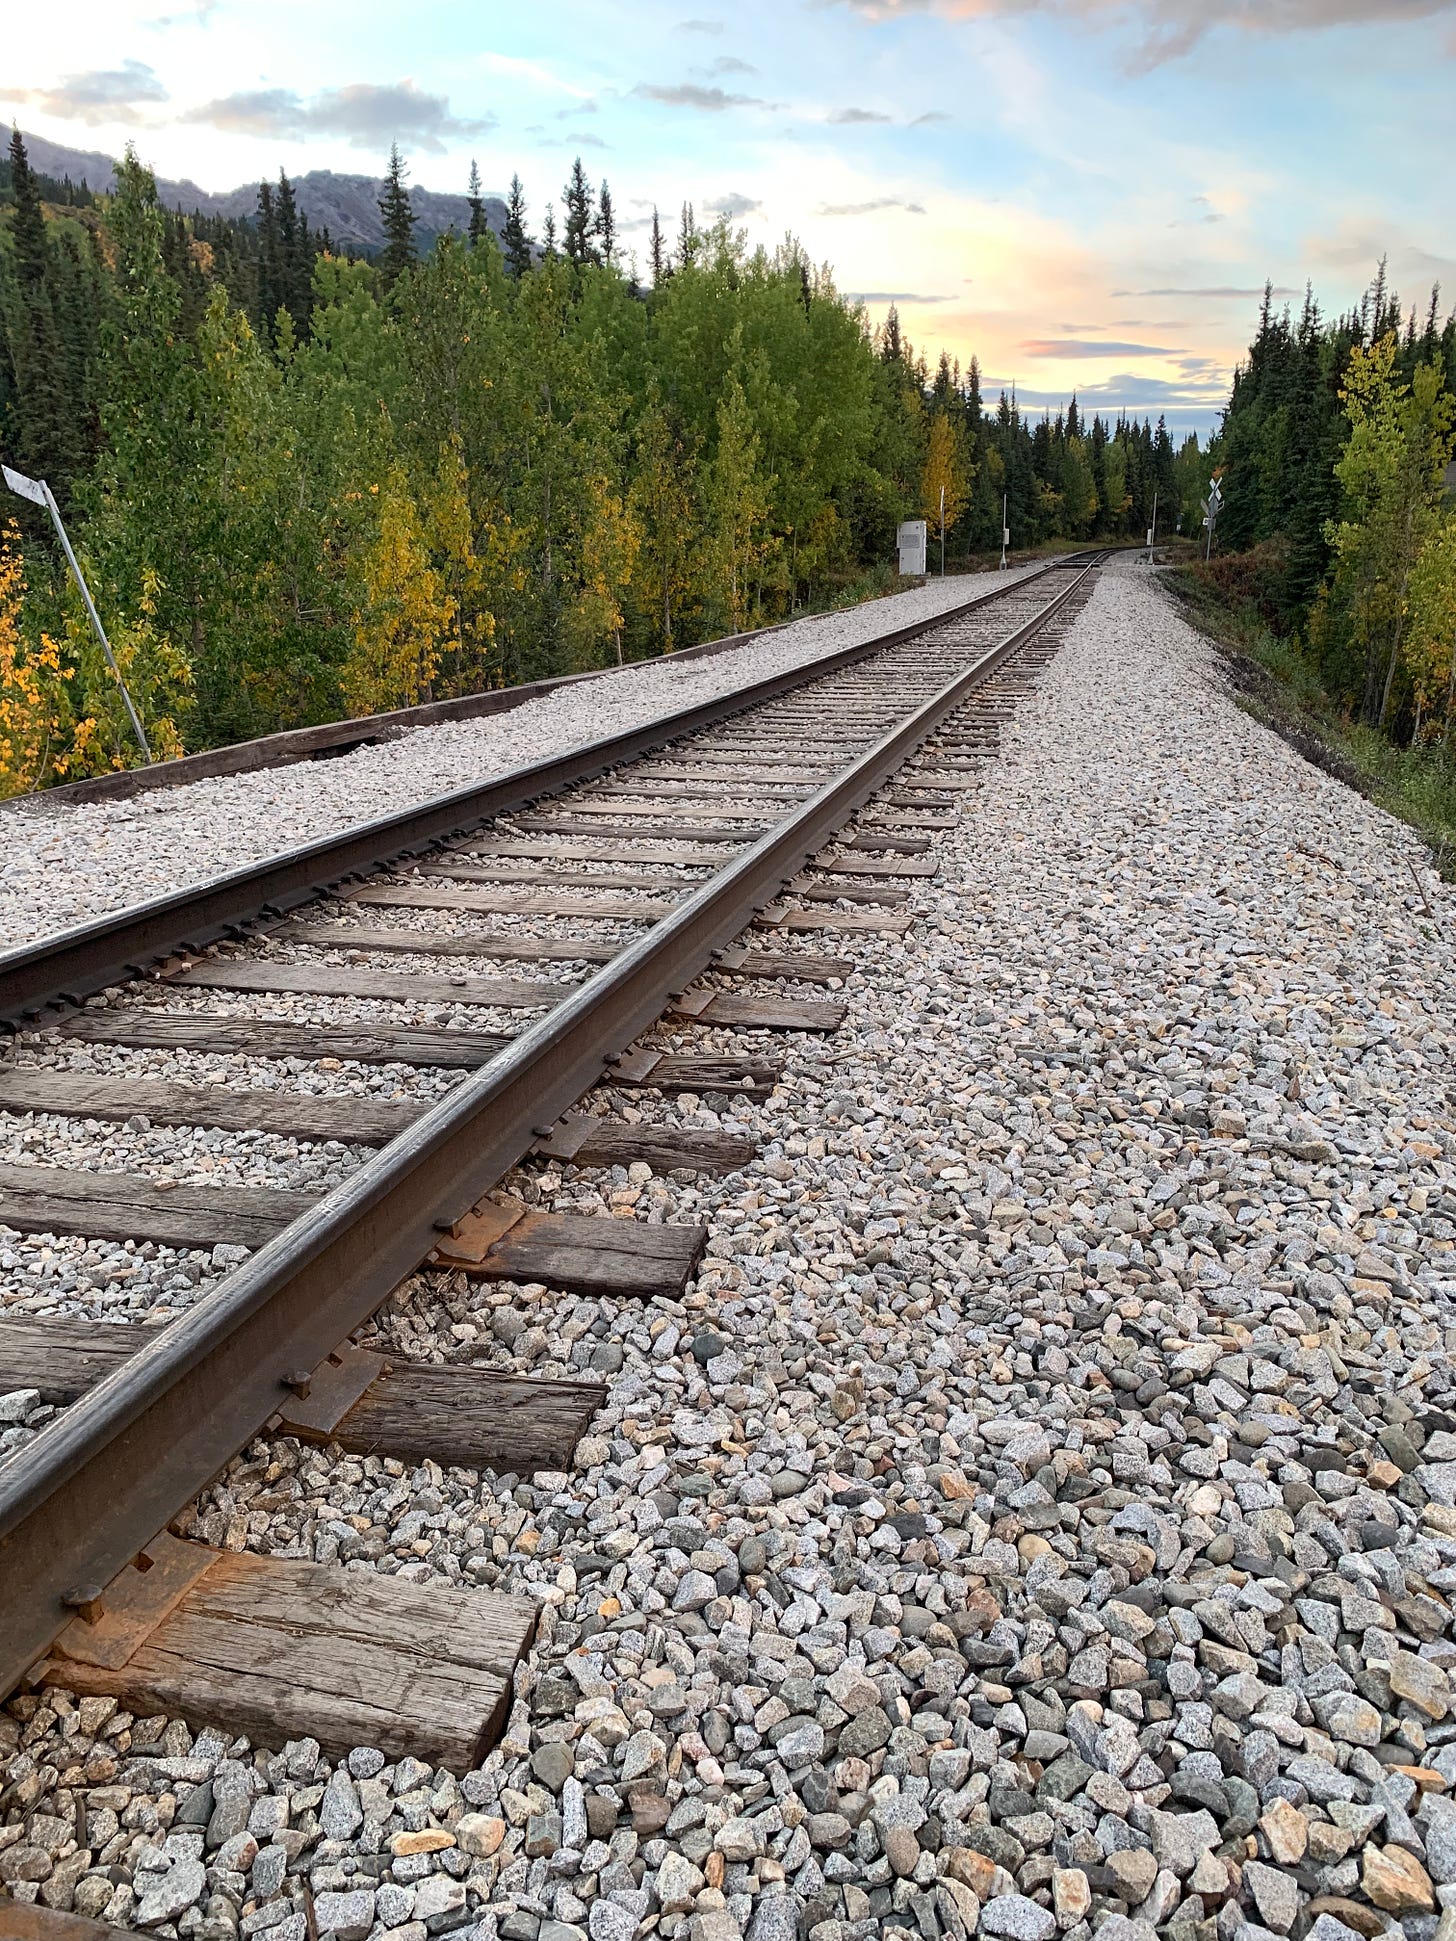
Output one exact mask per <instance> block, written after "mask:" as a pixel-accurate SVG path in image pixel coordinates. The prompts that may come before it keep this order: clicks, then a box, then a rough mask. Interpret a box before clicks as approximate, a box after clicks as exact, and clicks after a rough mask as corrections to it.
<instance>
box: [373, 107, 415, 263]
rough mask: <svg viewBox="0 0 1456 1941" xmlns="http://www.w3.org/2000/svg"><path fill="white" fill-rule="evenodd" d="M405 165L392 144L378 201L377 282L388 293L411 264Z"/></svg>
mask: <svg viewBox="0 0 1456 1941" xmlns="http://www.w3.org/2000/svg"><path fill="white" fill-rule="evenodd" d="M404 177H405V163H404V160H403V158H402V156H401V155H400V152H399V143H398V142H395V143H394V144H393V146H392V147H391V148H390V151H389V174H388V175H387V176H386V177H385V181H384V193H383V195H382V196H380V198H379V213H380V215H381V217H382V218H383V220H384V248H383V250H382V251H381V252H380V257H379V280H380V282H381V283H382V284H383V285H384V287H385V289H386V290H392V289H393V288H394V286H395V284H396V283H397V282H398V280H399V278H400V276H401V275H402V274H403V272H404V271H405V270H407V269H409V268H410V267H411V265H412V264H413V263H414V261H415V211H414V204H413V203H412V202H411V201H410V197H409V190H408V189H407V188H406V187H405V185H404Z"/></svg>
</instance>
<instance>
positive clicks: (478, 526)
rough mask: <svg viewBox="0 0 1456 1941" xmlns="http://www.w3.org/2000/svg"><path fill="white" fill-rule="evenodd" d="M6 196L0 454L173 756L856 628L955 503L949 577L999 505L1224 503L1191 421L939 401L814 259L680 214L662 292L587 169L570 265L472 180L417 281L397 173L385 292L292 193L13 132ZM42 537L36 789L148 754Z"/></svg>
mask: <svg viewBox="0 0 1456 1941" xmlns="http://www.w3.org/2000/svg"><path fill="white" fill-rule="evenodd" d="M48 189H49V190H51V191H52V192H53V197H54V195H57V194H58V195H60V196H61V198H62V199H60V200H56V199H50V200H47V195H46V191H47V190H48ZM6 194H7V195H8V198H9V201H8V207H7V208H6V209H5V210H4V215H5V220H4V222H3V224H0V323H3V332H0V450H3V452H4V455H5V457H6V459H7V461H8V462H10V463H12V464H14V465H16V466H18V467H19V468H20V469H21V470H22V471H25V472H27V473H30V474H32V475H36V476H42V477H45V478H47V479H49V481H50V482H51V484H52V486H53V488H54V489H55V491H56V494H57V497H58V499H59V500H60V502H61V504H62V506H63V508H64V510H65V513H66V516H67V518H68V521H69V523H70V525H71V528H72V531H73V535H74V537H75V539H76V542H77V545H78V550H79V551H80V553H81V555H82V558H83V561H84V564H85V567H86V570H87V573H88V575H89V577H90V579H91V583H92V585H93V588H94V591H95V594H96V599H97V604H98V607H99V608H100V610H101V612H102V614H103V616H104V617H105V620H106V623H107V625H108V628H109V630H110V632H111V635H112V639H113V644H114V645H115V647H116V651H117V655H118V659H119V660H120V661H121V663H122V665H123V668H124V670H125V674H126V678H127V681H128V683H129V685H130V687H131V689H132V691H133V693H134V695H135V697H136V700H137V703H138V706H139V707H140V709H141V711H142V714H143V717H144V720H145V722H146V726H147V732H148V735H149V738H150V740H151V741H152V744H153V747H154V749H155V750H157V751H158V752H163V753H172V752H176V751H178V750H181V749H184V748H188V749H190V748H197V747H206V746H213V745H216V744H219V743H222V742H225V741H230V740H235V739H239V738H242V737H246V736H251V735H257V734H261V733H265V732H268V731H271V730H274V729H278V728H285V727H290V726H295V725H301V724H306V723H310V722H314V721H318V720H325V719H330V718H333V717H336V716H339V715H341V714H358V713H365V712H369V711H372V710H376V709H382V708H389V707H396V706H403V705H408V704H410V703H413V702H416V701H420V700H423V699H427V698H435V697H439V696H443V695H451V694H457V693H461V692H468V691H472V690H475V689H479V688H482V687H487V686H490V685H494V684H499V683H503V682H510V681H517V680H522V679H527V678H532V677H539V676H544V675H550V674H556V673H561V672H565V671H569V670H573V669H579V668H589V667H593V666H598V665H601V664H606V663H612V662H615V661H618V660H622V659H629V658H633V657H639V656H643V655H650V654H657V653H661V652H665V651H667V650H669V649H671V648H674V647H678V646H682V645H685V644H689V643H691V642H693V641H696V640H698V639H702V638H706V637H709V636H712V635H714V634H719V633H724V632H731V631H736V630H739V629H742V628H745V627H749V626H753V625H756V624H758V623H760V622H763V621H767V620H772V619H776V618H779V617H782V616H784V615H786V614H789V613H792V612H795V611H798V610H800V609H802V608H804V607H806V606H815V605H823V604H827V603H832V602H834V601H837V600H843V599H846V598H851V597H854V596H856V595H857V594H860V593H863V592H864V591H866V590H869V589H872V588H876V587H883V586H885V585H887V584H888V583H889V575H890V572H891V570H892V569H891V564H890V563H891V562H892V560H893V557H894V539H895V528H896V525H897V523H898V521H899V520H900V519H902V518H904V517H906V516H912V515H914V514H916V513H917V512H921V511H923V512H924V513H925V514H926V515H927V516H929V517H930V518H931V520H932V522H933V523H937V522H938V517H939V511H940V507H941V504H942V494H943V503H944V507H945V513H946V526H947V548H946V551H947V559H948V562H949V563H950V565H951V566H952V567H954V566H955V565H957V564H958V563H963V562H964V561H965V560H966V559H967V558H968V557H969V555H970V554H972V553H973V552H975V551H977V550H980V551H983V552H984V551H990V552H991V553H992V554H993V556H994V553H995V551H996V550H997V549H998V548H999V544H1000V528H1001V505H1002V497H1003V493H1004V494H1005V495H1007V497H1008V499H1009V506H1010V514H1009V517H1010V524H1011V528H1012V534H1013V543H1014V544H1015V545H1016V546H1018V547H1022V548H1025V547H1031V546H1035V545H1037V544H1038V543H1039V542H1042V541H1044V540H1046V539H1047V538H1049V537H1051V536H1054V535H1055V536H1064V537H1066V538H1069V539H1077V538H1084V537H1092V536H1094V535H1096V536H1112V537H1120V536H1122V535H1125V534H1128V533H1140V532H1141V531H1142V529H1143V527H1144V526H1145V524H1146V522H1147V518H1148V515H1149V511H1150V508H1151V504H1152V499H1153V494H1154V492H1155V491H1159V492H1161V495H1162V500H1161V502H1162V505H1163V507H1164V508H1165V509H1167V508H1169V507H1170V506H1172V505H1173V504H1174V503H1175V501H1177V500H1179V499H1180V497H1181V496H1182V493H1183V484H1186V482H1187V478H1191V477H1192V473H1190V472H1189V471H1188V467H1187V464H1186V462H1185V463H1184V464H1183V466H1182V473H1183V474H1184V475H1186V477H1184V478H1183V484H1180V460H1179V457H1178V456H1177V455H1175V453H1174V451H1173V448H1172V445H1171V443H1170V441H1169V439H1168V436H1167V433H1166V431H1165V430H1164V429H1163V428H1162V426H1161V425H1160V426H1159V427H1158V428H1157V429H1156V430H1154V429H1153V428H1152V427H1151V426H1149V425H1147V424H1146V423H1144V424H1143V425H1141V426H1139V425H1136V424H1130V423H1119V424H1117V425H1115V426H1109V425H1107V424H1105V423H1102V422H1100V421H1096V420H1094V421H1093V422H1091V423H1090V424H1089V423H1088V422H1087V421H1085V420H1084V419H1083V418H1082V417H1081V416H1080V415H1079V414H1078V412H1077V409H1076V406H1075V402H1074V403H1073V404H1072V405H1071V406H1070V407H1069V408H1068V410H1067V411H1066V412H1065V413H1064V414H1060V415H1059V416H1058V417H1057V418H1056V419H1055V420H1052V419H1049V418H1043V419H1040V420H1038V421H1037V422H1035V423H1032V422H1031V421H1029V420H1027V419H1026V418H1024V417H1023V416H1022V414H1021V413H1020V412H1019V411H1018V409H1017V407H1016V404H1015V401H1014V399H1008V398H1006V397H1004V396H1003V397H1002V398H1000V399H999V401H998V402H997V403H996V405H995V406H994V407H991V408H989V409H987V408H985V407H983V403H982V399H981V395H980V379H979V373H978V371H977V369H976V366H975V365H974V363H973V364H972V367H971V369H970V370H969V371H968V372H966V373H964V374H963V373H962V372H961V371H960V370H959V368H958V367H957V366H955V365H953V364H952V363H951V362H950V361H949V360H948V359H945V358H942V359H941V360H940V362H939V365H938V367H937V368H936V369H935V370H934V372H933V373H932V371H931V370H930V369H929V367H928V366H927V365H926V363H925V361H924V360H923V359H922V358H921V357H919V356H918V355H917V354H916V353H915V351H914V350H913V349H912V347H911V345H910V344H909V343H908V342H906V341H905V339H904V338H903V337H902V335H901V332H900V329H899V325H898V321H897V319H896V318H895V317H894V315H893V313H892V314H891V317H890V319H889V322H888V324H887V325H886V327H885V328H884V329H883V330H882V331H881V332H880V333H879V334H878V336H874V335H872V333H871V332H870V330H869V328H868V325H867V322H866V319H865V316H864V313H863V311H862V310H861V308H860V307H859V306H857V305H856V304H854V303H851V302H849V301H848V300H846V299H845V298H843V297H842V296H840V295H839V294H838V293H837V291H836V290H835V287H834V283H833V278H832V275H831V273H830V271H829V270H828V269H827V268H816V267H814V266H813V265H812V264H811V263H809V262H808V261H807V259H806V258H805V256H804V254H803V252H802V250H800V249H799V248H798V246H797V245H795V244H794V243H793V242H792V241H787V242H785V243H784V244H783V245H782V246H781V247H780V248H779V249H778V250H776V251H775V252H773V253H772V254H768V253H766V252H764V251H762V250H759V251H756V252H754V253H752V254H750V253H749V252H748V251H747V250H746V248H745V247H744V244H743V242H742V240H741V238H740V237H738V236H736V235H735V234H734V233H733V232H732V230H731V229H730V228H729V227H728V225H727V224H726V222H719V223H718V224H717V225H716V226H715V227H713V228H712V229H710V230H708V231H707V232H703V231H701V230H700V229H699V228H698V226H697V225H696V224H695V222H694V220H693V215H692V211H691V209H690V208H685V209H684V211H683V213H682V220H681V224H680V227H679V229H678V232H677V235H676V237H675V240H674V241H673V242H672V244H671V245H669V244H668V243H667V242H666V241H665V239H664V238H663V236H662V233H661V230H660V229H659V227H658V225H657V223H656V220H655V219H654V222H653V228H652V237H651V245H650V264H649V278H650V280H649V283H648V285H647V286H646V287H644V286H643V284H642V283H641V282H639V280H638V278H637V275H636V272H635V268H630V267H628V266H626V264H624V260H623V253H622V250H621V248H620V244H619V239H618V237H617V234H616V228H615V220H614V215H613V210H612V203H611V197H610V193H609V191H608V190H607V188H606V185H605V184H603V185H601V186H600V188H599V189H598V188H596V187H594V185H592V184H590V183H589V182H588V181H587V179H586V177H585V175H584V173H583V171H582V169H581V165H580V163H579V162H578V163H577V164H576V166H575V167H574V168H573V170H572V173H571V178H570V180H569V181H568V183H567V185H566V190H565V193H564V197H563V203H562V213H561V222H560V226H559V233H558V225H557V220H556V215H555V212H554V211H553V210H551V209H550V208H548V210H547V211H546V219H545V221H544V223H543V225H542V228H541V233H540V235H539V236H532V235H531V234H529V233H528V230H527V212H526V209H525V206H524V202H523V199H522V197H521V193H520V188H519V184H518V183H517V184H515V185H514V186H513V190H512V195H511V198H510V202H509V205H508V208H507V214H506V218H505V220H504V222H503V224H502V226H501V227H502V234H501V236H500V238H499V239H497V237H496V236H495V235H494V234H493V233H492V232H491V229H490V226H489V223H488V221H487V220H486V214H485V210H484V207H483V203H482V201H481V198H480V197H479V194H478V190H476V189H475V188H474V187H473V186H472V198H471V203H472V206H471V222H470V226H469V233H468V234H467V235H466V236H464V237H457V236H449V235H447V236H444V237H442V238H440V239H439V240H438V241H436V242H435V243H434V245H433V247H431V248H430V250H429V251H428V253H421V251H420V250H419V248H418V246H417V235H416V229H415V211H414V208H413V205H412V203H411V199H410V196H409V193H408V190H407V187H406V184H405V171H404V167H403V164H402V163H401V162H400V159H399V157H398V156H397V155H396V156H395V157H394V158H393V162H392V165H391V171H390V176H389V179H388V181H387V183H386V186H385V189H384V193H383V195H382V196H381V198H380V215H381V226H382V233H383V235H384V237H385V244H384V247H383V249H382V250H380V251H379V252H378V253H377V254H376V255H375V257H374V258H373V260H372V261H364V260H349V259H347V258H346V257H344V256H342V255H340V254H339V253H338V252H337V251H336V250H335V249H334V248H333V247H332V246H331V245H330V243H329V239H328V237H327V235H326V234H322V235H321V234H320V233H318V232H316V231H314V230H312V229H310V228H309V226H308V225H307V223H306V222H305V221H303V219H302V218H301V216H300V214H299V212H298V209H297V207H296V203H295V199H294V197H293V194H292V189H291V185H290V184H289V183H288V182H287V180H286V178H284V179H283V180H281V181H280V182H279V183H278V184H277V185H276V186H275V185H268V184H265V185H263V187H262V188H261V189H260V191H259V200H258V210H257V214H256V217H255V218H254V219H253V220H252V221H250V222H241V221H238V220H235V219H232V218H225V217H221V216H182V215H179V214H177V213H176V212H170V211H167V210H164V209H163V208H162V207H161V206H160V205H159V203H158V200H157V194H156V185H155V182H154V180H153V178H152V176H151V174H150V172H149V171H148V170H147V168H146V167H144V166H143V164H142V163H141V162H140V161H139V160H138V159H137V157H136V156H135V155H134V154H130V153H129V154H128V156H127V158H126V159H125V160H124V161H123V162H122V163H121V164H119V165H118V169H117V174H116V179H115V184H114V190H113V192H112V193H110V194H108V195H101V196H98V195H94V194H92V193H90V192H89V191H76V190H74V189H72V188H71V187H70V186H69V185H56V184H46V183H43V182H42V181H40V180H39V179H38V178H37V177H36V176H35V174H34V173H33V171H31V169H30V167H29V162H28V158H27V156H26V153H25V148H24V144H23V141H22V140H21V138H20V137H19V135H17V136H16V137H15V138H14V140H13V141H12V144H11V151H10V161H9V170H8V187H7V189H6ZM1193 453H1194V455H1195V457H1196V445H1195V446H1194V447H1193ZM1186 456H1187V454H1186V453H1185V455H1184V458H1185V461H1186ZM11 503H12V505H13V506H14V507H15V508H16V516H17V519H18V526H17V527H16V528H13V529H11V531H10V533H9V536H8V538H7V540H6V543H5V551H4V553H3V555H0V679H3V680H4V683H5V701H4V709H3V713H0V791H4V792H10V793H13V792H15V791H17V790H22V789H28V788H34V787H37V786H43V785H45V784H46V783H48V782H51V781H55V780H57V779H64V778H69V777H71V776H75V775H78V774H85V773H91V772H94V771H96V770H98V769H104V768H107V767H111V766H118V765H123V764H125V763H127V762H130V761H133V760H135V759H136V758H137V751H136V749H135V747H134V745H133V741H132V738H131V735H130V731H129V729H128V726H127V722H126V717H125V714H124V711H123V709H122V706H121V702H120V697H119V695H118V693H117V690H116V687H115V684H114V682H112V681H111V679H110V678H109V676H108V675H107V672H106V670H105V667H104V664H103V663H102V662H101V661H100V658H99V653H98V650H97V649H96V647H95V645H94V643H93V642H92V640H91V637H90V634H89V631H88V629H87V627H86V624H85V619H84V615H83V613H82V610H81V608H80V606H79V603H78V602H77V600H76V597H75V595H74V593H73V591H72V590H71V588H70V587H69V584H68V581H67V579H66V577H65V574H64V571H63V570H62V567H61V563H60V561H59V559H58V557H57V555H56V553H55V551H54V548H53V544H52V541H51V537H50V534H49V529H48V526H47V524H46V522H45V518H44V514H43V513H39V512H38V511H37V509H35V508H31V507H28V506H25V505H23V504H22V502H20V501H12V502H11ZM1164 518H1165V523H1167V524H1171V518H1170V517H1169V516H1168V514H1167V512H1166V510H1165V514H1164ZM933 557H934V554H933Z"/></svg>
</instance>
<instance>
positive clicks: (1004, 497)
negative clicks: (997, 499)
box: [1001, 492, 1011, 573]
mask: <svg viewBox="0 0 1456 1941" xmlns="http://www.w3.org/2000/svg"><path fill="white" fill-rule="evenodd" d="M1010 500H1011V494H1010V493H1009V492H1003V493H1002V494H1001V571H1002V572H1003V573H1004V572H1005V571H1006V535H1007V534H1008V532H1009V531H1010V530H1011V529H1010V527H1009V526H1008V525H1007V523H1006V508H1007V506H1008V504H1009V503H1010Z"/></svg>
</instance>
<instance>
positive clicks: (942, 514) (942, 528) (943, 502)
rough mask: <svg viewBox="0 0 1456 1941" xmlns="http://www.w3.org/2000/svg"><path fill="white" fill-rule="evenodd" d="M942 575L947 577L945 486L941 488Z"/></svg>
mask: <svg viewBox="0 0 1456 1941" xmlns="http://www.w3.org/2000/svg"><path fill="white" fill-rule="evenodd" d="M940 577H941V578H942V579H944V578H945V487H944V486H941V488H940Z"/></svg>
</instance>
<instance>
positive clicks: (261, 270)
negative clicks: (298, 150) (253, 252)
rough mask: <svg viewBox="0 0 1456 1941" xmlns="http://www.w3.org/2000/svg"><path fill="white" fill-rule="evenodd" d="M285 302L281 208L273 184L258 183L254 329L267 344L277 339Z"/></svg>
mask: <svg viewBox="0 0 1456 1941" xmlns="http://www.w3.org/2000/svg"><path fill="white" fill-rule="evenodd" d="M282 301H283V276H282V265H281V262H280V260H279V248H278V210H277V208H276V206H275V204H274V201H273V184H272V183H271V182H260V183H259V184H258V300H257V303H256V305H255V306H254V309H253V328H254V329H255V330H256V331H257V333H258V335H259V336H260V337H261V338H262V339H263V342H264V343H265V344H271V343H272V341H273V326H274V321H275V319H276V318H277V315H278V306H279V305H280V304H281V303H282Z"/></svg>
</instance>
